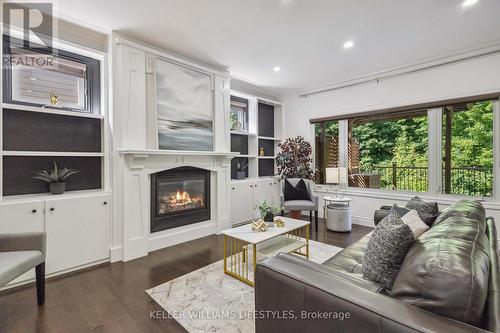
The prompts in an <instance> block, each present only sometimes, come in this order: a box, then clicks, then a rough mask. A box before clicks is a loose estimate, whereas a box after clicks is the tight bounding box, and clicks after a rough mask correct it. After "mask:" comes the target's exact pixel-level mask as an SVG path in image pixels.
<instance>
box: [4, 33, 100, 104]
mask: <svg viewBox="0 0 500 333" xmlns="http://www.w3.org/2000/svg"><path fill="white" fill-rule="evenodd" d="M24 44H25V43H24V41H23V40H21V39H18V38H14V37H11V36H8V35H3V44H2V53H3V56H4V57H7V58H8V59H10V57H11V47H12V46H16V47H19V48H22V49H25V50H28V51H33V52H37V53H43V54H56V56H57V57H58V58H63V59H66V60H70V61H75V62H79V63H81V64H85V65H86V66H87V71H86V77H85V79H86V80H85V82H86V86H85V91H86V94H85V108H84V109H78V108H69V107H52V106H50V105H46V104H39V103H31V102H23V101H16V100H13V99H12V67H11V66H3V69H2V79H3V88H2V90H3V102H4V103H9V104H16V105H26V106H37V107H44V108H52V109H57V110H60V109H62V110H66V111H72V112H80V113H90V114H100V113H101V68H100V67H101V62H100V61H99V60H97V59H94V58H90V57H86V56H83V55H81V54H76V53H73V52H68V51H65V50H60V49H56V48H53V47H42V46H41V45H40V46H39V47H27V46H25V45H24Z"/></svg>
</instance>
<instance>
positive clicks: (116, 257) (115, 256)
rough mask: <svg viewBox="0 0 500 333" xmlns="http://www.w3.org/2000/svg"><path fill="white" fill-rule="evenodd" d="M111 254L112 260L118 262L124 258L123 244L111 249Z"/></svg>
mask: <svg viewBox="0 0 500 333" xmlns="http://www.w3.org/2000/svg"><path fill="white" fill-rule="evenodd" d="M109 255H110V257H111V262H112V263H113V262H117V261H122V260H123V246H121V245H120V246H115V247H111V248H110V249H109Z"/></svg>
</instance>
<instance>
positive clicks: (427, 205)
mask: <svg viewBox="0 0 500 333" xmlns="http://www.w3.org/2000/svg"><path fill="white" fill-rule="evenodd" d="M406 208H408V209H415V210H416V211H417V213H418V216H420V218H421V219H422V221H424V223H425V224H427V225H428V226H429V227H430V226H432V223H434V220H436V218H437V217H438V216H439V207H438V204H437V202H426V201H424V200H422V199H420V198H419V197H413V198H411V199H410V201H408V203H407V204H406Z"/></svg>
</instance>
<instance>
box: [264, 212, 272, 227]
mask: <svg viewBox="0 0 500 333" xmlns="http://www.w3.org/2000/svg"><path fill="white" fill-rule="evenodd" d="M264 222H267V224H268V225H274V214H273V213H267V214H266V216H264Z"/></svg>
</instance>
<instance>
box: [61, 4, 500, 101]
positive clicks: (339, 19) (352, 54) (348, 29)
mask: <svg viewBox="0 0 500 333" xmlns="http://www.w3.org/2000/svg"><path fill="white" fill-rule="evenodd" d="M462 2H463V0H142V1H139V0H135V1H133V0H85V1H82V0H64V1H62V0H61V1H58V2H57V15H58V16H59V17H61V18H63V19H66V20H68V21H72V22H75V23H78V24H81V25H84V26H86V27H89V28H93V29H95V30H98V31H103V32H110V31H111V30H118V31H120V32H122V33H125V34H128V35H130V36H131V37H135V38H138V39H141V40H144V41H146V42H149V43H152V44H155V45H157V46H160V47H163V48H166V49H167V50H170V51H172V52H175V53H178V54H181V55H184V56H187V57H191V58H194V59H196V60H198V61H202V62H205V63H207V64H211V65H217V66H221V67H225V68H227V69H228V70H229V71H230V72H231V73H232V75H233V76H234V77H236V78H239V79H242V80H245V81H248V82H251V83H253V84H257V85H259V86H262V87H264V88H268V89H270V90H271V91H274V92H276V93H283V92H285V91H288V90H299V89H305V88H309V87H311V86H316V85H322V84H328V83H333V82H338V81H342V80H346V79H349V78H352V77H356V76H360V75H363V74H368V73H372V72H375V71H380V70H384V69H387V68H392V67H396V66H400V65H406V64H413V63H415V62H419V61H422V60H429V59H430V58H434V57H441V56H446V55H449V54H453V53H456V52H462V51H464V50H469V49H472V48H477V47H482V46H487V45H488V46H489V45H492V44H495V43H500V15H499V14H500V1H499V0H480V1H479V2H478V3H477V4H475V5H472V6H470V7H468V8H463V7H462ZM347 40H353V41H354V43H355V44H354V47H352V48H351V49H349V50H345V49H343V47H342V46H343V44H344V42H345V41H347ZM274 66H280V67H281V71H280V72H279V73H276V72H274V71H273V67H274Z"/></svg>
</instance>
